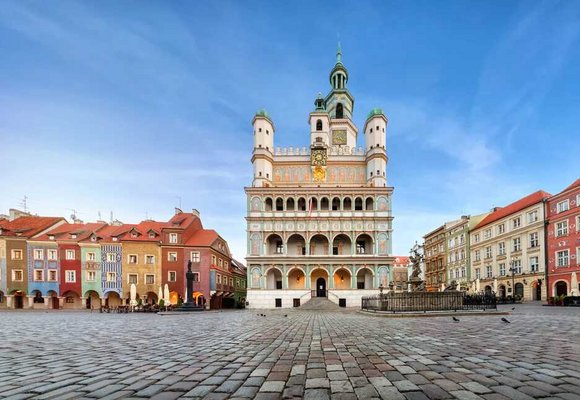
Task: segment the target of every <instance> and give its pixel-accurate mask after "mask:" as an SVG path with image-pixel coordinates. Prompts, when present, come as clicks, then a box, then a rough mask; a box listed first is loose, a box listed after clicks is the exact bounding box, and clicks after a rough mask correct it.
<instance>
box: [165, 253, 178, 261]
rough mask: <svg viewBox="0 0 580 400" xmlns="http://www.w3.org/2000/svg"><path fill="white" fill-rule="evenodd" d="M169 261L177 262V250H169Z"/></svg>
mask: <svg viewBox="0 0 580 400" xmlns="http://www.w3.org/2000/svg"><path fill="white" fill-rule="evenodd" d="M167 261H169V262H177V252H176V251H169V252H167Z"/></svg>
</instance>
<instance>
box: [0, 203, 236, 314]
mask: <svg viewBox="0 0 580 400" xmlns="http://www.w3.org/2000/svg"><path fill="white" fill-rule="evenodd" d="M176 211H177V212H176V214H175V215H174V216H173V217H172V218H171V219H170V220H169V221H168V222H156V221H151V220H147V221H142V222H140V223H139V224H120V223H115V224H114V225H109V224H107V223H105V222H102V221H101V222H97V223H86V224H85V223H80V222H76V223H74V224H69V223H67V222H66V220H65V219H64V218H47V217H31V216H28V215H26V216H21V217H18V218H15V219H14V220H8V219H0V308H7V307H8V308H42V309H46V308H53V309H60V308H70V309H81V308H87V309H97V308H100V307H102V306H110V307H116V306H119V305H125V304H129V301H130V288H131V285H132V284H135V285H136V289H137V300H141V302H143V303H151V304H152V303H156V302H158V300H159V298H158V296H159V295H158V294H159V292H160V289H163V288H164V286H165V285H168V287H169V290H170V296H169V297H170V303H172V304H177V302H178V301H179V299H180V298H181V299H185V297H186V292H185V290H186V289H185V273H186V271H187V264H188V262H189V261H190V260H191V261H192V263H193V271H194V274H195V283H194V293H193V295H194V298H195V299H196V301H197V302H198V304H200V305H205V307H207V308H210V306H211V307H212V308H222V307H239V306H243V305H244V304H245V301H246V270H245V267H244V266H243V265H242V264H241V263H239V262H236V261H235V260H233V259H232V256H231V254H230V252H229V249H228V245H227V242H226V241H225V240H224V239H223V238H222V237H220V236H219V234H218V233H217V232H216V231H214V230H205V229H203V226H202V223H201V220H200V218H199V213H198V212H197V211H195V210H194V211H193V212H191V213H185V212H183V211H181V210H176Z"/></svg>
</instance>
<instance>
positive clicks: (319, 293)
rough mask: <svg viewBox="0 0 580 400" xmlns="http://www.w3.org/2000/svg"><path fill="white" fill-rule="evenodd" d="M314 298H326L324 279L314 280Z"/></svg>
mask: <svg viewBox="0 0 580 400" xmlns="http://www.w3.org/2000/svg"><path fill="white" fill-rule="evenodd" d="M316 297H326V279H324V278H318V279H317V280H316Z"/></svg>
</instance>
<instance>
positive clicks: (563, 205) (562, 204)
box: [556, 199, 570, 214]
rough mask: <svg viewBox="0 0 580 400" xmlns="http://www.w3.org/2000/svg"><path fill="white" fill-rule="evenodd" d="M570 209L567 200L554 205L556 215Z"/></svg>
mask: <svg viewBox="0 0 580 400" xmlns="http://www.w3.org/2000/svg"><path fill="white" fill-rule="evenodd" d="M569 209H570V201H569V200H568V199H566V200H562V201H559V202H558V203H557V204H556V213H557V214H560V213H561V212H564V211H568V210H569Z"/></svg>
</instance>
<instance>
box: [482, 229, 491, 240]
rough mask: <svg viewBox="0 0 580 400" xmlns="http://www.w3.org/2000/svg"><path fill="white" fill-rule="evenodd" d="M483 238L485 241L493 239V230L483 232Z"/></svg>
mask: <svg viewBox="0 0 580 400" xmlns="http://www.w3.org/2000/svg"><path fill="white" fill-rule="evenodd" d="M483 238H484V239H489V238H491V228H488V229H486V230H485V231H483Z"/></svg>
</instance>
